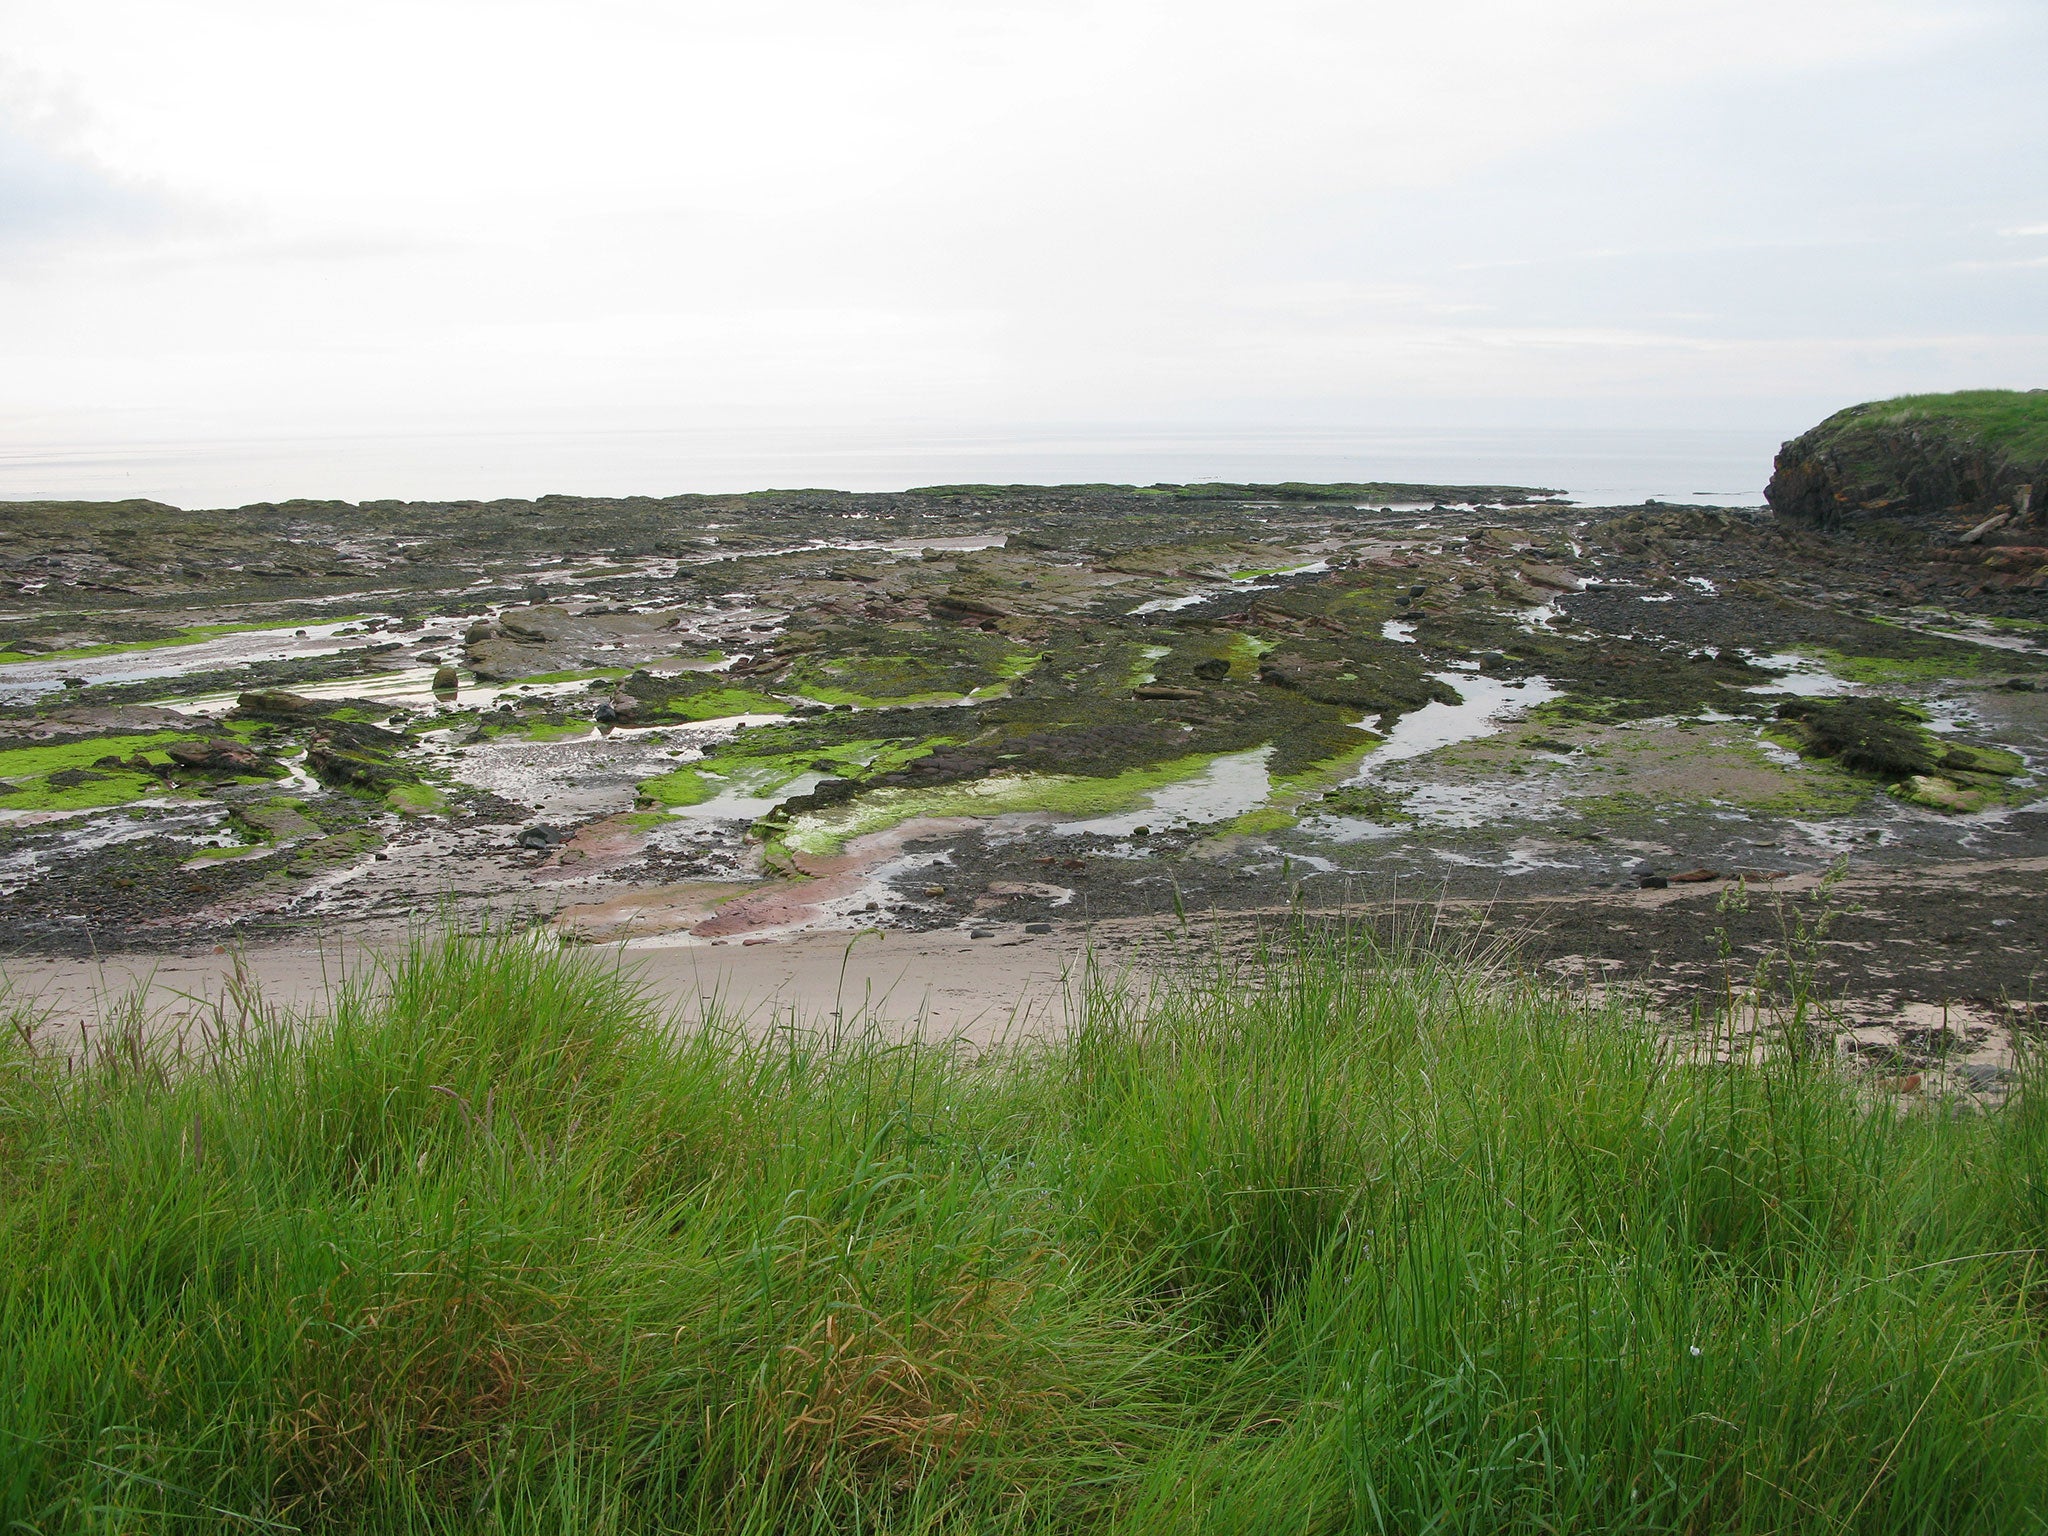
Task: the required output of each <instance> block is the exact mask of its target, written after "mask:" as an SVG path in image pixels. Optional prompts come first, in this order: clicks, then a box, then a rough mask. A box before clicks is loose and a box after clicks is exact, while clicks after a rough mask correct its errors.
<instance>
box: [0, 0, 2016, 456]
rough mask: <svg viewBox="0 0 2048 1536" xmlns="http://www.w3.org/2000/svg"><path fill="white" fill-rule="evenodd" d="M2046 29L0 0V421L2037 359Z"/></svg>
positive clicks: (1573, 377) (1675, 398) (68, 426)
mask: <svg viewBox="0 0 2048 1536" xmlns="http://www.w3.org/2000/svg"><path fill="white" fill-rule="evenodd" d="M2044 60H2048V4H2044V3H2042V0H1692V3H1686V4H1681V3H1677V0H1670V3H1665V0H1544V3H1542V4H1540V5H1539V4H1531V3H1529V0H1430V3H1428V4H1415V3H1413V0H1404V3H1400V4H1394V3H1386V0H1344V3H1298V0H1259V3H1236V4H1218V3H1211V0H1160V3H1138V0H1095V3H1079V0H1075V3H1063V0H1038V3H1021V0H1020V3H1012V0H979V3H975V0H930V3H926V0H832V3H822V0H786V3H781V4H772V3H771V4H756V5H733V4H730V3H723V4H718V5H712V4H700V3H694V0H669V3H641V0H484V3H468V0H395V3H386V0H346V3H323V0H293V3H287V4H280V3H277V0H261V3H257V0H249V3H242V0H178V3H165V0H0V306H4V308H0V338H4V339H0V362H4V366H0V451H4V453H5V454H7V455H11V456H12V457H13V459H14V460H15V461H24V460H26V461H34V462H42V463H50V462H55V461H54V460H50V459H48V458H47V455H48V454H49V453H51V452H53V451H55V450H59V449H62V450H66V451H70V450H73V449H77V448H78V447H80V445H87V446H90V445H100V446H103V447H106V448H109V449H120V448H121V447H123V446H124V445H135V444H150V443H159V444H160V443H168V442H201V443H207V442H217V443H243V444H248V443H263V442H266V441H267V442H273V443H289V442H299V441H303V440H306V439H310V438H317V437H332V438H337V439H348V440H351V441H358V442H362V441H375V440H377V439H379V438H380V437H395V436H406V437H409V438H411V439H414V440H424V439H428V438H432V437H433V436H435V435H436V434H452V435H461V434H477V433H497V434H514V435H517V434H528V433H549V434H575V433H577V432H619V431H627V432H641V431H656V432H661V431H689V432H700V433H701V432H710V433H714V434H715V433H719V432H733V433H737V434H743V435H744V434H752V435H753V436H754V437H755V438H757V439H760V440H767V438H774V437H776V436H777V435H781V436H784V437H786V438H787V439H788V440H790V441H797V440H800V439H803V438H804V437H805V436H806V435H807V434H808V435H813V436H817V437H819V438H820V439H821V440H822V439H823V438H827V437H831V438H834V440H848V439H849V438H858V437H860V436H862V435H866V436H868V437H870V438H872V439H873V440H874V441H877V442H882V441H894V440H899V439H901V440H909V439H911V438H915V437H918V436H920V435H925V436H929V435H932V434H941V435H943V434H948V433H952V434H960V433H970V434H980V435H982V436H984V437H986V438H988V439H990V440H1000V439H1002V438H1003V437H1004V435H1005V434H1012V433H1016V434H1028V433H1031V432H1040V431H1046V430H1058V431H1064V432H1070V433H1077V434H1081V435H1083V436H1086V435H1088V434H1099V435H1102V436H1105V437H1114V436H1115V435H1116V434H1118V433H1124V432H1131V431H1140V430H1145V431H1154V430H1168V431H1183V432H1190V433H1196V434H1200V433H1203V432H1212V431H1213V432H1217V433H1221V434H1226V435H1231V436H1233V437H1234V438H1237V439H1241V440H1247V441H1249V440H1256V439H1257V437H1258V436H1259V434H1261V433H1284V432H1287V431H1293V430H1315V431H1327V432H1334V433H1337V434H1342V433H1344V432H1346V431H1352V430H1359V431H1364V430H1369V429H1370V430H1385V429H1389V428H1402V427H1433V428H1443V427H1453V428H1460V429H1464V428H1479V429H1484V428H1490V427H1523V428H1527V427H1532V426H1536V427H1542V426H1553V425H1559V426H1576V427H1599V426H1641V427H1675V426H1688V425H1702V424H1704V425H1716V426H1729V427H1739V428H1744V429H1753V430H1766V429H1769V430H1776V429H1778V428H1781V427H1782V428H1783V430H1785V431H1787V432H1789V431H1791V430H1795V429H1796V428H1798V427H1799V426H1802V425H1804V424H1806V422H1807V421H1808V420H1810V419H1811V418H1813V417H1814V416H1816V415H1818V414H1820V413H1823V412H1825V411H1826V410H1828V409H1832V408H1834V407H1835V406H1837V405H1841V404H1846V403H1849V402H1851V401H1854V400H1857V399H1862V398H1867V397H1871V396H1878V395H1888V394H1896V393H1899V392H1902V391H1906V390H1917V389H1945V388H1955V387H1961V386H1971V385H2005V386H2020V387H2026V386H2035V385H2048V153H2044V142H2048V113H2044V111H2043V108H2042V101H2041V94H2040V92H2041V78H2042V64H2043V61H2044ZM764 434H765V437H764ZM39 455H41V456H44V457H42V458H40V459H39V457H38V456H39ZM6 485H7V482H5V481H0V493H5V492H6ZM39 488H40V487H39ZM392 489H393V490H394V491H396V492H397V493H401V494H402V493H404V491H405V490H406V488H405V487H393V488H392Z"/></svg>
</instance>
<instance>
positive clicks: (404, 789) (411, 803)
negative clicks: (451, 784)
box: [384, 784, 448, 816]
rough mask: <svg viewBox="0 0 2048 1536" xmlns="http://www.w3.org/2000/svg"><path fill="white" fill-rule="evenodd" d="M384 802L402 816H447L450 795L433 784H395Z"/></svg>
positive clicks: (385, 794) (387, 791)
mask: <svg viewBox="0 0 2048 1536" xmlns="http://www.w3.org/2000/svg"><path fill="white" fill-rule="evenodd" d="M384 803H385V804H386V805H388V806H389V807H391V809H392V810H394V811H396V812H398V814H399V815H401V816H445V815H447V814H448V797H447V796H446V795H445V794H443V793H442V792H441V791H440V790H438V789H436V788H434V787H433V786H432V785H431V784H394V785H392V786H391V788H389V789H388V790H386V791H385V792H384Z"/></svg>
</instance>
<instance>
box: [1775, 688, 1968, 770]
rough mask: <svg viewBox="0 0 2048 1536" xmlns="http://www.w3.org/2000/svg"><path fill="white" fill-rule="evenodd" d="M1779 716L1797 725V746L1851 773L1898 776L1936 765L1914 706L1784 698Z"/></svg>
mask: <svg viewBox="0 0 2048 1536" xmlns="http://www.w3.org/2000/svg"><path fill="white" fill-rule="evenodd" d="M1778 718H1779V719H1780V720H1785V721H1790V722H1791V723H1793V724H1794V725H1796V726H1797V727H1798V729H1799V731H1800V734H1801V737H1802V748H1803V750H1805V751H1806V752H1808V753H1809V754H1810V755H1812V756H1814V757H1825V758H1832V759H1834V760H1835V761H1836V762H1838V763H1840V764H1841V765H1842V766H1843V767H1844V768H1847V769H1848V770H1849V771H1850V772H1852V773H1867V774H1869V775H1871V776H1872V777H1874V778H1880V779H1887V780H1894V781H1896V780H1900V779H1907V778H1912V777H1914V776H1915V775H1920V774H1931V773H1933V772H1934V770H1935V769H1936V768H1937V767H1938V766H1940V761H1941V757H1940V753H1939V751H1938V749H1937V747H1936V745H1935V743H1934V741H1933V740H1932V739H1931V738H1930V737H1929V736H1928V734H1927V732H1926V731H1925V730H1924V729H1922V728H1921V723H1920V722H1921V721H1923V720H1924V719H1926V716H1925V715H1922V714H1921V713H1920V712H1919V711H1918V710H1916V709H1911V708H1909V707H1907V706H1906V705H1904V704H1898V703H1894V702H1893V701H1892V700H1890V699H1787V700H1786V701H1785V702H1784V703H1782V704H1780V705H1779V706H1778Z"/></svg>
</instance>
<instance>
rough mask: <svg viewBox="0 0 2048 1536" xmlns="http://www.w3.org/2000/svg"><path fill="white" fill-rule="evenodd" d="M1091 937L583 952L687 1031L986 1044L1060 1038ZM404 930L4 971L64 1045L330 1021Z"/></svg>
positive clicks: (876, 937) (43, 963)
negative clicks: (226, 1021)
mask: <svg viewBox="0 0 2048 1536" xmlns="http://www.w3.org/2000/svg"><path fill="white" fill-rule="evenodd" d="M1089 941H1090V936H1089V934H1088V933H1087V932H1085V931H1083V930H1080V929H1068V930H1065V931H1061V932H1056V933H1051V934H1030V935H1025V934H1016V935H1011V936H1007V937H999V938H994V939H970V938H969V937H967V935H966V934H965V933H961V932H953V931H941V932H936V933H903V932H900V931H884V930H879V929H871V930H868V931H866V932H863V933H859V934H846V933H806V934H797V935H794V936H792V937H789V938H786V939H780V940H776V941H772V942H763V941H756V942H754V943H746V942H743V941H741V940H738V939H733V940H730V941H727V942H725V943H720V944H705V943H698V944H688V945H680V944H678V945H666V946H664V945H659V944H656V945H651V946H647V947H640V946H590V947H589V948H588V949H586V950H585V951H584V952H585V953H587V954H589V955H591V956H592V957H594V958H596V959H598V960H600V961H601V962H602V963H605V964H617V965H619V966H622V967H624V968H625V969H626V970H627V971H629V972H630V973H632V974H633V975H635V976H636V977H638V978H639V979H640V980H641V982H642V983H643V984H644V985H645V986H646V987H647V989H648V990H649V992H650V993H651V994H652V995H653V996H654V997H656V998H657V999H659V1000H660V1001H661V1003H662V1004H663V1005H664V1006H665V1007H666V1008H668V1009H670V1010H671V1011H673V1012H674V1014H675V1015H676V1017H677V1018H678V1019H679V1020H680V1021H681V1022H683V1023H685V1024H687V1023H691V1022H694V1021H696V1020H697V1019H700V1018H702V1017H703V1016H704V1015H705V1013H706V1012H707V1011H709V1010H711V1009H712V1008H714V1007H715V1009H716V1011H717V1012H718V1013H719V1014H721V1015H722V1016H724V1017H727V1018H745V1019H746V1020H748V1021H749V1022H750V1023H751V1024H753V1025H754V1026H756V1027H762V1028H767V1027H772V1026H774V1025H777V1024H782V1023H786V1022H787V1021H789V1020H790V1019H791V1018H794V1019H795V1020H796V1022H797V1023H799V1024H800V1025H812V1026H817V1027H830V1026H832V1025H833V1024H835V1023H837V1024H840V1025H843V1026H847V1027H856V1028H857V1027H861V1026H863V1025H864V1024H865V1023H867V1022H869V1021H873V1022H876V1023H879V1024H881V1025H883V1026H884V1027H886V1028H888V1029H889V1030H891V1031H892V1032H896V1033H901V1034H906V1035H907V1034H911V1033H916V1034H920V1035H923V1036H925V1037H927V1038H944V1037H950V1036H960V1037H963V1038H966V1039H969V1040H972V1041H974V1042H976V1043H985V1042H988V1041H991V1040H994V1039H996V1038H998V1037H1000V1036H1004V1035H1010V1034H1016V1033H1019V1032H1033V1031H1044V1030H1048V1029H1052V1030H1057V1029H1058V1028H1060V1027H1062V1025H1063V1024H1064V1021H1065V1019H1066V1016H1067V1015H1066V987H1067V984H1068V982H1069V981H1070V980H1071V979H1073V978H1076V977H1078V976H1079V975H1080V973H1081V972H1082V971H1083V970H1084V969H1085V965H1086V957H1087V951H1088V945H1089ZM405 944H406V940H405V937H404V936H403V935H402V934H387V935H385V936H384V937H383V938H382V939H381V940H378V939H372V940H368V941H362V940H360V939H357V938H353V937H352V938H351V939H350V940H349V941H348V942H346V943H343V942H339V941H330V942H329V943H327V944H325V945H322V944H283V945H272V946H265V947H261V948H250V949H246V950H240V951H234V952H226V951H223V952H219V953H202V954H191V955H163V954H154V955H137V954H127V955H108V956H104V957H101V958H100V959H98V960H93V961H78V960H53V959H42V958H34V959H14V960H8V961H5V962H0V975H4V977H5V978H6V981H7V983H8V984H9V986H10V988H11V992H10V997H11V998H12V1000H14V1001H16V1002H26V1003H28V1004H29V1005H30V1007H31V1008H32V1010H33V1011H34V1012H36V1013H38V1014H40V1015H42V1016H43V1017H44V1018H45V1019H46V1021H47V1022H46V1025H45V1028H46V1029H47V1030H49V1031H50V1032H51V1033H52V1034H54V1035H56V1036H58V1037H62V1036H64V1035H69V1034H72V1033H75V1032H76V1031H77V1030H79V1029H80V1028H82V1027H84V1028H91V1027H97V1026H98V1025H99V1024H100V1023H101V1022H102V1021H104V1020H106V1019H108V1018H109V1017H110V1016H112V1015H114V1014H116V1013H117V1012H121V1011H123V1010H125V1009H127V1008H129V1007H131V1006H139V1007H140V1009H141V1011H142V1013H143V1015H144V1016H145V1017H147V1018H148V1019H149V1021H150V1026H151V1028H152V1030H153V1031H158V1032H162V1033H166V1034H169V1033H175V1032H177V1031H178V1030H180V1029H189V1028H193V1027H195V1026H203V1025H204V1024H205V1023H207V1022H209V1021H211V1020H212V1019H213V1018H214V1017H215V1014H216V1010H217V1009H222V1008H225V1009H226V1010H227V1012H228V1014H229V1016H231V1017H232V1016H233V1014H234V1012H235V1007H236V1005H235V1002H234V993H235V991H236V990H237V989H238V988H240V989H243V990H253V992H254V993H255V994H256V995H258V996H260V997H261V998H262V999H263V1001H264V1002H265V1003H267V1004H269V1005H271V1006H273V1007H281V1008H285V1009H289V1010H291V1011H292V1012H295V1013H313V1014H317V1013H319V1012H320V1011H321V1010H322V1009H323V1008H324V1007H325V1006H326V1004H327V1003H328V1001H329V1000H330V999H331V998H332V997H333V995H334V993H335V990H336V989H337V987H338V986H339V985H340V984H341V982H342V980H343V978H344V977H347V976H351V975H358V976H361V975H371V976H373V975H374V973H375V970H376V967H377V966H378V965H379V963H380V962H383V961H386V960H388V959H390V958H391V957H393V956H395V955H398V954H401V953H403V950H404V947H405Z"/></svg>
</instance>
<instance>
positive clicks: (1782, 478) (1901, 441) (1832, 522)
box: [1764, 389, 2048, 539]
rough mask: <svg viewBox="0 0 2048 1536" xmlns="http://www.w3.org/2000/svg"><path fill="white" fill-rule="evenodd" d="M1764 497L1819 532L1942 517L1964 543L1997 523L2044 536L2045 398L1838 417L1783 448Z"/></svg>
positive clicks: (1950, 401)
mask: <svg viewBox="0 0 2048 1536" xmlns="http://www.w3.org/2000/svg"><path fill="white" fill-rule="evenodd" d="M1764 494H1765V496H1766V497H1767V498H1768V499H1769V501H1770V504H1771V508H1772V510H1773V511H1775V512H1776V513H1777V515H1778V516H1779V517H1781V518H1785V519H1788V520H1790V521H1794V522H1800V523H1807V524H1811V525H1817V526H1819V527H1822V528H1852V529H1853V528H1859V527H1870V528H1878V527H1883V526H1886V525H1891V524H1895V523H1897V522H1899V521H1902V520H1912V521H1920V520H1925V519H1942V518H1945V519H1949V520H1952V521H1954V522H1955V523H1956V525H1957V526H1956V528H1954V529H1953V530H1951V529H1948V528H1946V527H1942V528H1941V529H1940V531H1941V532H1944V533H1949V532H1953V533H1955V534H1956V535H1958V536H1960V535H1962V534H1965V533H1969V532H1973V531H1975V530H1976V529H1977V528H1978V527H1979V526H1981V524H1982V523H1983V522H1984V521H1986V520H1989V519H1992V518H2000V519H2002V522H2001V524H2000V525H1999V527H2000V528H2004V529H2011V530H2019V529H2035V530H2038V529H2039V528H2040V527H2041V526H2042V525H2043V512H2044V504H2048V390H2039V389H2036V390H1995V389H1983V390H1964V391H1961V392H1958V393H1955V394H1948V395H1906V396H1902V397H1900V398H1899V399H1896V400H1879V401H1871V402H1868V403H1866V404H1863V405H1855V406H1851V407H1850V408H1849V409H1847V410H1845V411H1837V412H1836V413H1835V414H1834V415H1832V416H1830V417H1829V418H1828V419H1827V420H1826V421H1824V422H1822V423H1821V424H1820V425H1819V426H1817V427H1814V428H1813V429H1811V430H1810V431H1807V432H1803V433H1801V434H1800V435H1799V436H1798V437H1795V438H1793V439H1792V440H1791V441H1790V442H1788V443H1786V444H1785V446H1784V447H1783V448H1782V449H1780V450H1779V452H1778V458H1777V463H1776V466H1775V468H1774V470H1773V472H1772V475H1771V482H1770V485H1769V487H1768V488H1767V489H1766V491H1765V493H1764ZM1927 531H1929V532H1933V531H1935V530H1934V529H1928V530H1927ZM1996 531H1998V530H1997V529H1986V530H1984V532H1983V533H1980V534H1979V535H1978V537H1979V538H1980V539H1981V538H1985V537H1987V536H1988V535H1989V534H1991V533H1993V532H1996Z"/></svg>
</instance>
